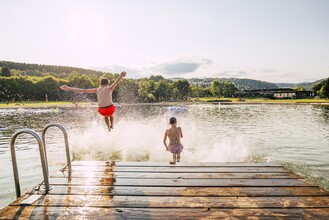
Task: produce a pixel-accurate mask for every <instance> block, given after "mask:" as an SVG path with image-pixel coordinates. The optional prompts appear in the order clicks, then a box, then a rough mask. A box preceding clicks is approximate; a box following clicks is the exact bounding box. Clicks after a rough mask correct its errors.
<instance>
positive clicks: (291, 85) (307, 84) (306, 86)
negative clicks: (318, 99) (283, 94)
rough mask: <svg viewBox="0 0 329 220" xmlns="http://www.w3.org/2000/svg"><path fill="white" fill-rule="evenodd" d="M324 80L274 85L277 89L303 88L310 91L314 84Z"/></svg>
mask: <svg viewBox="0 0 329 220" xmlns="http://www.w3.org/2000/svg"><path fill="white" fill-rule="evenodd" d="M323 80H325V79H320V80H317V81H314V82H302V83H275V84H276V85H277V86H278V87H279V88H294V87H303V88H304V89H305V90H312V87H313V85H314V84H318V83H320V82H322V81H323Z"/></svg>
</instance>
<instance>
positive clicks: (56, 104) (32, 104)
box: [0, 101, 329, 109]
mask: <svg viewBox="0 0 329 220" xmlns="http://www.w3.org/2000/svg"><path fill="white" fill-rule="evenodd" d="M159 104H163V105H181V104H217V105H218V104H220V105H319V106H329V102H301V101H299V102H293V101H290V102H287V101H286V102H275V101H270V102H269V101H243V102H236V101H211V102H207V101H194V102H193V101H182V102H155V103H122V104H120V105H123V106H124V105H126V106H127V105H159ZM59 107H63V108H86V107H95V108H97V107H98V106H97V102H77V103H72V102H49V103H47V102H27V103H24V102H22V103H19V102H18V103H10V104H6V103H0V109H19V108H59Z"/></svg>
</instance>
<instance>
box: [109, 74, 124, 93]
mask: <svg viewBox="0 0 329 220" xmlns="http://www.w3.org/2000/svg"><path fill="white" fill-rule="evenodd" d="M126 74H127V73H126V72H125V71H123V72H122V73H120V76H119V77H118V78H117V79H116V80H115V81H114V82H113V83H112V84H111V85H110V88H111V89H112V90H114V89H115V87H117V85H118V83H119V81H120V80H121V79H122V78H123V77H125V76H126Z"/></svg>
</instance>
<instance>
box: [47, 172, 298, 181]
mask: <svg viewBox="0 0 329 220" xmlns="http://www.w3.org/2000/svg"><path fill="white" fill-rule="evenodd" d="M92 175H93V176H92ZM96 176H97V177H98V178H106V177H108V176H111V177H113V178H122V179H207V178H208V179H237V178H239V179H302V177H301V176H299V175H297V174H294V173H129V172H121V173H114V172H112V175H111V174H109V173H108V174H107V175H102V173H85V172H74V173H73V175H72V177H73V178H86V177H87V178H91V177H93V178H96ZM51 177H52V178H59V177H64V178H67V173H64V174H63V173H61V172H60V173H57V174H54V175H51Z"/></svg>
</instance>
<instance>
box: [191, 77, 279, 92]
mask: <svg viewBox="0 0 329 220" xmlns="http://www.w3.org/2000/svg"><path fill="white" fill-rule="evenodd" d="M216 79H217V80H219V81H230V82H233V83H234V84H235V85H236V86H237V87H238V88H239V89H241V90H252V89H277V88H279V87H278V86H277V85H276V84H274V83H270V82H265V81H261V80H254V79H238V78H203V79H200V78H192V79H188V81H189V82H190V83H192V84H204V85H210V84H211V82H212V81H213V80H216Z"/></svg>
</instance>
